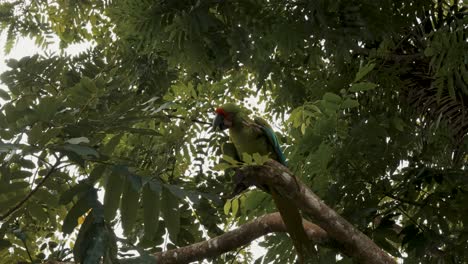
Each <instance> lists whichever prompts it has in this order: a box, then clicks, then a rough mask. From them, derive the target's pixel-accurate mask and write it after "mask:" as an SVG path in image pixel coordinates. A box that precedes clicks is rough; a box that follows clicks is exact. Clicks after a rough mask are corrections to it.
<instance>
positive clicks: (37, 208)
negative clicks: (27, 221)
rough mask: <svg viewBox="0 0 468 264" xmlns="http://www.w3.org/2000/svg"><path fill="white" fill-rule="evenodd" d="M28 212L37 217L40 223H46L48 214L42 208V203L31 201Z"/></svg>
mask: <svg viewBox="0 0 468 264" xmlns="http://www.w3.org/2000/svg"><path fill="white" fill-rule="evenodd" d="M28 212H29V213H30V214H31V216H32V217H34V218H36V220H37V221H39V222H40V223H46V222H47V218H48V215H47V213H46V212H45V211H44V209H43V208H42V205H40V204H37V203H29V204H28Z"/></svg>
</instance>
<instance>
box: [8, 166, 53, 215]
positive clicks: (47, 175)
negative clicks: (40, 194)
mask: <svg viewBox="0 0 468 264" xmlns="http://www.w3.org/2000/svg"><path fill="white" fill-rule="evenodd" d="M58 165H60V159H57V162H55V164H54V165H53V166H52V167H51V168H50V170H49V172H47V174H46V175H45V176H44V178H42V180H41V181H40V182H39V183H38V184H37V185H36V187H34V189H32V190H31V191H30V192H29V193H28V195H26V196H25V197H24V198H23V199H21V201H19V202H18V203H17V204H16V205H14V206H13V207H11V208H10V209H9V210H8V211H7V212H6V213H5V214H3V215H0V221H3V220H5V219H6V218H7V217H9V216H10V215H11V214H13V213H14V212H16V210H18V209H19V208H21V206H23V204H25V203H26V202H27V201H28V200H29V199H30V198H31V197H32V196H33V194H34V193H36V192H37V190H39V188H41V186H42V185H44V183H45V181H46V180H47V179H48V178H49V177H50V175H52V174H53V173H54V172H55V171H56V169H57V167H58Z"/></svg>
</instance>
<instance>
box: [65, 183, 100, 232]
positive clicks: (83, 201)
mask: <svg viewBox="0 0 468 264" xmlns="http://www.w3.org/2000/svg"><path fill="white" fill-rule="evenodd" d="M92 193H93V191H88V192H86V193H84V194H83V195H82V196H81V197H80V199H79V200H78V201H77V202H76V204H75V205H74V206H73V207H72V208H71V209H70V211H68V214H67V216H66V217H65V219H64V220H63V225H62V232H63V233H65V234H71V232H73V229H75V227H76V226H77V225H78V218H79V217H80V216H82V215H84V214H85V213H86V212H87V211H88V210H89V209H91V207H92V204H91V203H90V199H93V197H91V196H93V194H92Z"/></svg>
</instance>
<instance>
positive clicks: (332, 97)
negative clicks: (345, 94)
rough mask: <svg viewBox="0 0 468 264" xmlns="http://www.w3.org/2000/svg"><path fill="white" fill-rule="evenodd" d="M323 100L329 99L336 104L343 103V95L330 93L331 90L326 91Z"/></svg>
mask: <svg viewBox="0 0 468 264" xmlns="http://www.w3.org/2000/svg"><path fill="white" fill-rule="evenodd" d="M323 100H325V101H329V102H332V103H336V104H339V103H341V97H340V96H339V95H337V94H334V93H330V92H326V93H325V94H324V95H323Z"/></svg>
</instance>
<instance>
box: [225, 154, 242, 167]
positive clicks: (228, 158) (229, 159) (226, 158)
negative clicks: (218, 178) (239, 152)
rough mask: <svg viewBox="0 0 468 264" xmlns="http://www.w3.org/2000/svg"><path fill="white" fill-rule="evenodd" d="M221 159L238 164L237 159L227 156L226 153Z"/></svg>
mask: <svg viewBox="0 0 468 264" xmlns="http://www.w3.org/2000/svg"><path fill="white" fill-rule="evenodd" d="M223 160H225V161H226V162H227V163H229V164H232V165H238V164H239V162H238V161H237V160H235V159H233V158H232V157H231V156H228V155H223Z"/></svg>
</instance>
